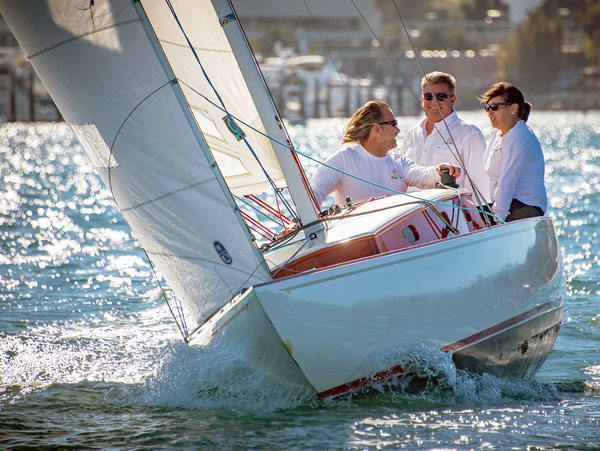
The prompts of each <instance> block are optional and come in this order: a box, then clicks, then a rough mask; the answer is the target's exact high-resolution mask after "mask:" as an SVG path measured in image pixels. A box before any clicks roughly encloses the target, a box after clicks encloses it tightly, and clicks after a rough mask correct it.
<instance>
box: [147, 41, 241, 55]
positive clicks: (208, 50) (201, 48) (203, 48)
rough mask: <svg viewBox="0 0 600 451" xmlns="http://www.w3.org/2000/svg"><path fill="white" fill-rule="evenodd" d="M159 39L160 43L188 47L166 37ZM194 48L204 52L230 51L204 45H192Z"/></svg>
mask: <svg viewBox="0 0 600 451" xmlns="http://www.w3.org/2000/svg"><path fill="white" fill-rule="evenodd" d="M159 41H160V42H162V43H165V44H169V45H172V46H173V47H181V48H188V46H187V45H184V44H179V43H177V42H173V41H168V40H166V39H159ZM194 49H196V50H199V51H201V52H206V53H227V54H230V53H231V51H230V50H220V49H209V48H205V47H194Z"/></svg>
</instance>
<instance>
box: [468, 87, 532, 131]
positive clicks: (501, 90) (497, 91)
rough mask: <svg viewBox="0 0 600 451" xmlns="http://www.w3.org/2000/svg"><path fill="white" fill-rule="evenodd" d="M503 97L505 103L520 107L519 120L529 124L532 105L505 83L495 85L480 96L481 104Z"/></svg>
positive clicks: (516, 90)
mask: <svg viewBox="0 0 600 451" xmlns="http://www.w3.org/2000/svg"><path fill="white" fill-rule="evenodd" d="M498 96H501V97H502V99H503V100H504V101H505V102H510V103H516V104H517V105H519V113H518V114H519V119H523V122H527V118H528V117H529V113H530V112H531V103H529V102H527V101H526V100H525V98H524V97H523V94H522V93H521V91H519V89H518V88H517V87H516V86H515V85H512V84H510V83H507V82H505V81H502V82H499V83H495V84H493V85H492V86H490V87H489V88H488V90H487V91H486V92H485V93H483V94H482V95H481V96H479V100H480V101H481V103H488V102H489V101H490V100H491V99H493V98H494V97H498Z"/></svg>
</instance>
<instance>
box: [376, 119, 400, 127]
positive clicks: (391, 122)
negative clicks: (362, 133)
mask: <svg viewBox="0 0 600 451" xmlns="http://www.w3.org/2000/svg"><path fill="white" fill-rule="evenodd" d="M377 123H378V124H379V125H393V126H394V127H397V126H398V121H397V120H396V119H394V120H393V121H385V122H377Z"/></svg>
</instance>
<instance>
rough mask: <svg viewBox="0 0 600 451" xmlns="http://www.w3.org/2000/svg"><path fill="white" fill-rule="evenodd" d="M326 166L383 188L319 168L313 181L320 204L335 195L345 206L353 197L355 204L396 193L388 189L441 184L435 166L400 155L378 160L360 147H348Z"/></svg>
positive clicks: (339, 151)
mask: <svg viewBox="0 0 600 451" xmlns="http://www.w3.org/2000/svg"><path fill="white" fill-rule="evenodd" d="M326 164H328V165H329V166H332V167H334V168H336V169H339V170H341V171H344V172H345V173H348V174H351V175H353V176H356V177H359V178H360V179H363V180H368V181H369V182H371V183H375V184H377V185H379V186H374V185H371V184H369V183H365V182H364V181H362V180H357V179H355V178H353V177H349V176H347V175H344V174H342V173H340V172H338V171H335V170H333V169H330V168H328V167H326V166H319V167H318V168H317V170H316V171H315V173H314V174H313V176H312V178H311V179H310V184H311V187H312V190H313V193H314V195H315V199H316V200H317V203H318V205H321V204H322V203H323V201H324V200H325V198H326V197H327V196H328V195H329V194H331V193H333V196H334V198H335V202H336V203H337V204H338V205H343V204H345V199H346V196H350V197H351V199H352V201H353V202H358V201H361V200H364V199H368V198H369V197H380V196H389V195H391V194H395V193H394V192H393V191H389V190H388V189H386V188H391V189H393V190H394V191H400V192H406V189H407V188H408V187H409V186H418V187H420V188H423V189H425V188H433V187H434V186H435V183H436V182H437V181H439V174H438V173H437V171H436V169H435V167H427V168H423V167H420V166H418V165H416V164H415V163H414V162H413V161H411V160H409V159H407V158H405V157H403V156H402V155H399V154H391V153H388V154H387V155H386V156H385V157H376V156H374V155H372V154H370V153H369V152H368V151H367V150H365V148H364V147H363V146H361V145H360V144H348V145H345V146H344V147H342V148H341V149H340V150H338V151H337V152H336V153H335V154H334V155H332V156H331V157H330V158H328V159H327V161H326ZM384 187H385V188H384Z"/></svg>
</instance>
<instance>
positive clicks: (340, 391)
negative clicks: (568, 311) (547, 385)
mask: <svg viewBox="0 0 600 451" xmlns="http://www.w3.org/2000/svg"><path fill="white" fill-rule="evenodd" d="M552 306H553V304H552V303H551V302H547V303H545V304H542V305H540V306H538V307H536V308H534V309H532V310H529V311H528V312H524V313H521V314H520V315H517V316H515V317H513V318H510V319H508V320H506V321H503V322H501V323H499V324H497V325H495V326H492V327H489V328H488V329H485V330H483V331H481V332H478V333H476V334H473V335H471V336H469V337H466V338H464V339H462V340H459V341H456V342H454V343H451V344H449V345H447V346H444V347H443V348H441V350H442V351H444V352H449V351H455V350H457V349H461V348H465V347H467V346H469V345H472V344H473V343H476V342H478V341H483V340H484V339H486V338H490V337H492V336H494V335H496V334H498V333H500V332H502V331H504V330H507V329H510V328H511V327H513V326H516V325H519V324H523V323H525V322H527V321H529V320H531V319H532V318H534V317H535V316H536V315H537V314H538V313H541V312H544V311H545V312H546V313H549V312H552V311H554V310H553V309H552ZM560 316H561V317H562V314H561V315H560ZM559 324H560V323H559ZM554 327H555V326H554ZM540 332H543V331H540ZM556 333H558V330H557V331H556ZM554 339H556V335H555V336H554ZM551 348H552V346H550V348H549V349H551ZM548 352H549V350H548ZM544 359H545V357H544ZM544 359H542V361H541V362H540V365H541V363H543V360H544ZM536 369H537V368H536ZM402 373H404V369H403V368H402V367H401V366H400V365H396V366H394V367H392V368H390V369H389V370H384V371H380V372H378V373H375V374H374V375H372V376H368V377H362V378H360V379H356V380H354V381H352V382H348V383H346V384H343V385H339V386H337V387H334V388H331V389H329V390H326V391H324V392H321V393H319V394H318V395H317V396H318V398H319V399H325V398H331V397H336V396H340V395H345V394H349V393H352V392H356V391H358V390H360V389H363V388H366V387H369V386H371V385H373V384H374V383H375V382H381V381H384V380H386V379H389V378H390V377H392V376H395V375H398V374H402Z"/></svg>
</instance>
